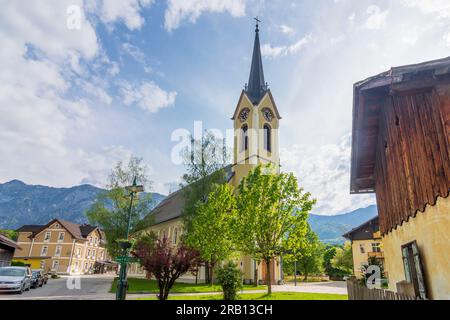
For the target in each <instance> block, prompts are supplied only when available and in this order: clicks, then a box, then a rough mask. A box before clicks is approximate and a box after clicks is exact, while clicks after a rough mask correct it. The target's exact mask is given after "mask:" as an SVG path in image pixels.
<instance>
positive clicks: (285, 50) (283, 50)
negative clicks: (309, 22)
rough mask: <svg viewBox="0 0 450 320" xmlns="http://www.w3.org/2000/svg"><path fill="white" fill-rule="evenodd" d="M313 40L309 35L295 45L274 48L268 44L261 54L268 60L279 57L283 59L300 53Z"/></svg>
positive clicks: (263, 47) (264, 46) (262, 48)
mask: <svg viewBox="0 0 450 320" xmlns="http://www.w3.org/2000/svg"><path fill="white" fill-rule="evenodd" d="M311 40H312V35H311V34H309V35H307V36H305V37H303V38H302V39H300V40H299V41H297V42H296V43H294V44H291V45H289V46H278V47H276V46H275V47H273V46H272V45H271V44H269V43H267V44H264V45H263V46H262V47H261V53H262V55H263V56H264V57H268V58H277V57H280V56H281V57H283V56H287V55H290V54H295V53H297V52H299V51H300V50H301V49H303V47H304V46H306V45H307V44H308V43H309V42H311Z"/></svg>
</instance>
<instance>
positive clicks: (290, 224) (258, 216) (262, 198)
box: [233, 165, 315, 294]
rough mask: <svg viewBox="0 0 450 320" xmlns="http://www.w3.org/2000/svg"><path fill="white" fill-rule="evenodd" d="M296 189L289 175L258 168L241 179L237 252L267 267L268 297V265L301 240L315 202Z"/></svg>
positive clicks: (237, 221)
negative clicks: (290, 243) (289, 245)
mask: <svg viewBox="0 0 450 320" xmlns="http://www.w3.org/2000/svg"><path fill="white" fill-rule="evenodd" d="M310 197H311V195H310V193H304V192H303V189H302V188H299V186H298V183H297V179H296V178H295V176H294V175H293V174H292V173H289V174H288V173H280V174H278V173H276V172H275V168H274V167H273V166H271V165H268V166H258V167H256V168H255V169H254V170H252V171H251V172H250V173H249V175H248V176H247V177H245V178H243V179H242V181H241V183H240V185H239V192H238V198H237V209H238V214H237V215H236V216H235V219H234V224H233V231H234V233H235V239H236V243H237V244H238V248H239V250H240V251H242V252H244V253H247V254H250V255H251V256H252V257H253V258H254V259H257V260H262V261H263V262H264V263H265V264H266V270H267V274H266V283H267V285H268V289H267V290H268V294H271V293H272V286H271V283H270V278H271V276H270V263H271V261H273V260H274V258H275V257H277V256H279V255H280V254H281V253H282V252H284V251H285V248H284V244H286V243H288V242H290V241H295V240H294V239H296V238H301V237H302V236H304V234H305V232H306V219H307V216H308V212H309V211H310V210H311V208H312V206H313V205H314V203H315V200H312V199H310Z"/></svg>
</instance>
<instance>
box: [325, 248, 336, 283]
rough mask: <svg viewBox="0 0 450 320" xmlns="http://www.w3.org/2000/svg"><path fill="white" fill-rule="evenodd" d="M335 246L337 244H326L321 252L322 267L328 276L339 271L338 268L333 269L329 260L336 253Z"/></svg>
mask: <svg viewBox="0 0 450 320" xmlns="http://www.w3.org/2000/svg"><path fill="white" fill-rule="evenodd" d="M337 248H338V247H337V246H328V247H327V248H326V249H325V252H324V254H323V269H324V271H325V273H326V274H327V275H329V276H330V277H333V276H335V275H337V274H338V273H339V270H337V269H335V268H334V267H333V265H332V264H331V260H332V259H333V258H334V256H335V255H336V249H337Z"/></svg>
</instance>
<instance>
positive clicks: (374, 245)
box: [372, 242, 381, 252]
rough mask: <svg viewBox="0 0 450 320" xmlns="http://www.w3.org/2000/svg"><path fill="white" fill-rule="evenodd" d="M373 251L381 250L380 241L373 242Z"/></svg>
mask: <svg viewBox="0 0 450 320" xmlns="http://www.w3.org/2000/svg"><path fill="white" fill-rule="evenodd" d="M372 252H381V246H380V243H379V242H377V243H372Z"/></svg>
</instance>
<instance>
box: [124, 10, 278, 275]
mask: <svg viewBox="0 0 450 320" xmlns="http://www.w3.org/2000/svg"><path fill="white" fill-rule="evenodd" d="M256 20H257V19H256ZM258 22H259V21H258V20H257V24H256V30H255V42H254V48H253V56H252V63H251V69H250V77H249V81H248V84H246V85H245V89H244V90H243V91H242V93H241V95H240V97H239V101H238V104H237V106H236V109H235V111H234V114H233V117H232V120H233V127H234V132H235V134H234V148H233V149H234V150H233V163H232V164H231V165H230V166H228V167H226V168H225V170H226V173H227V179H228V183H229V184H231V185H232V186H233V187H235V188H237V187H238V185H239V183H240V181H241V180H242V178H243V177H245V176H247V174H248V173H249V172H250V171H251V170H252V169H253V168H254V167H256V166H258V165H260V164H263V165H264V164H269V163H271V164H273V166H274V167H275V168H276V170H278V171H279V168H280V161H279V151H278V128H279V123H280V120H281V116H280V114H279V112H278V108H277V106H276V104H275V101H274V98H273V96H272V93H271V91H270V89H269V87H268V84H267V83H266V82H265V78H264V70H263V63H262V55H261V45H260V40H259V25H258ZM183 207H184V199H183V190H179V191H177V192H174V193H172V194H170V195H169V196H168V197H167V198H165V199H164V200H163V201H162V202H161V203H160V204H159V205H158V206H157V207H156V208H155V209H153V211H152V212H151V213H150V215H151V216H153V223H154V224H153V225H152V226H151V227H150V229H149V231H153V232H155V234H157V235H158V237H159V238H160V239H162V238H164V237H167V238H168V239H170V241H171V242H172V244H173V245H177V244H178V243H179V241H180V236H181V233H182V227H183V221H182V216H181V215H182V211H183ZM238 263H239V265H240V267H241V269H242V272H243V274H244V281H245V282H246V283H252V282H253V281H254V278H255V276H254V275H255V273H257V274H258V282H260V283H265V281H266V280H265V279H266V271H267V270H266V266H265V264H264V263H257V262H256V261H254V260H253V259H251V257H247V256H243V257H242V258H241V259H240V261H239V262H238ZM270 268H271V269H272V270H271V272H270V274H271V283H272V284H278V283H280V282H281V281H282V278H283V272H282V261H280V260H279V259H276V260H275V261H273V263H271V266H270ZM202 269H203V268H202ZM133 273H135V274H139V273H143V271H142V270H140V269H139V268H137V266H136V265H134V266H132V267H131V268H130V274H133ZM194 278H195V277H194V276H193V275H185V276H184V278H182V279H181V280H182V281H183V280H193V279H194ZM198 280H199V282H202V281H204V280H205V270H200V272H199V275H198Z"/></svg>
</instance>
